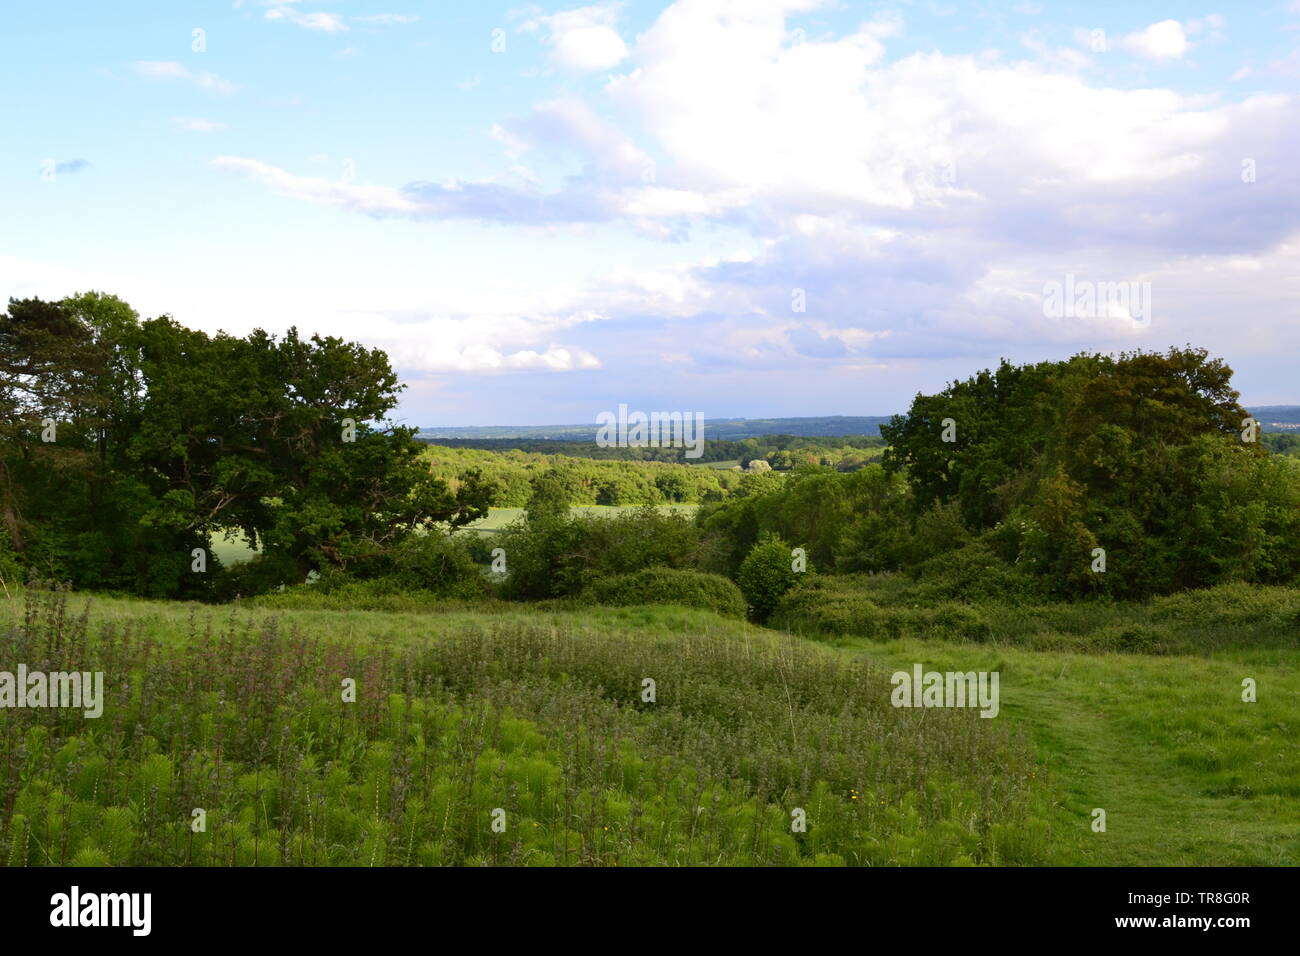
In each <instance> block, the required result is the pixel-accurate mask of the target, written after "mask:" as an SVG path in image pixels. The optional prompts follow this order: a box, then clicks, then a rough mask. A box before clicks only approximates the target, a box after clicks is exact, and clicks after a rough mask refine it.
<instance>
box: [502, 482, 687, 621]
mask: <svg viewBox="0 0 1300 956" xmlns="http://www.w3.org/2000/svg"><path fill="white" fill-rule="evenodd" d="M699 540H700V533H699V531H698V530H697V529H696V528H695V526H694V525H693V524H691V522H690V521H688V520H687V519H686V518H685V517H683V516H682V515H677V514H662V513H660V512H659V511H658V509H656V508H654V507H653V506H649V505H647V506H646V507H644V508H638V509H637V510H636V511H630V512H624V513H623V514H619V515H616V516H614V517H601V516H596V515H579V516H573V515H560V514H545V515H540V516H537V517H530V518H529V520H527V521H525V522H522V523H517V524H515V525H513V526H511V528H510V529H509V530H507V531H506V532H503V533H502V534H500V535H498V536H497V539H496V541H495V542H494V544H495V545H496V546H498V547H501V548H504V549H505V552H506V571H507V573H506V578H505V582H504V583H503V585H502V588H503V593H504V594H505V595H506V596H507V597H510V598H514V599H517V600H540V599H545V598H558V597H572V596H576V595H578V594H581V593H582V592H583V591H585V590H586V589H587V587H589V586H590V585H593V584H596V583H597V582H599V581H601V580H604V579H606V578H610V577H614V576H615V575H620V574H630V573H632V572H634V571H640V570H642V569H644V568H650V567H660V566H662V567H670V568H682V567H686V566H688V565H690V564H692V563H693V562H694V559H695V554H696V551H697V550H698V547H699Z"/></svg>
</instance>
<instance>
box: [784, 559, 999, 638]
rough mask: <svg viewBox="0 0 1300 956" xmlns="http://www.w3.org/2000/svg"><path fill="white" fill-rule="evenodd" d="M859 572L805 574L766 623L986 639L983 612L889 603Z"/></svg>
mask: <svg viewBox="0 0 1300 956" xmlns="http://www.w3.org/2000/svg"><path fill="white" fill-rule="evenodd" d="M870 581H871V579H870V578H864V577H862V576H856V577H852V576H847V575H846V576H839V577H829V576H824V575H818V576H814V577H810V578H809V579H807V580H806V581H804V582H802V583H801V584H800V585H799V586H798V587H797V588H794V589H793V590H791V591H789V592H788V593H787V594H786V595H785V596H784V597H783V598H782V599H781V600H780V601H779V602H778V603H777V606H776V608H775V609H774V610H773V613H772V617H771V623H772V624H774V625H775V626H777V627H783V628H786V629H787V630H791V631H795V632H797V633H801V634H821V635H827V636H834V637H847V636H859V637H868V638H873V639H876V640H888V639H892V638H898V637H936V638H945V639H949V640H959V641H987V640H989V639H990V638H991V637H992V633H993V632H992V628H991V626H990V624H989V621H988V619H987V618H986V617H985V615H984V612H983V611H982V610H981V609H979V608H974V607H970V606H968V605H965V604H957V603H955V602H952V601H945V602H941V603H937V604H925V605H918V604H910V605H902V606H900V605H890V604H887V603H885V602H883V601H881V600H880V599H879V598H877V596H876V595H874V594H872V593H871V591H870V590H869V586H870Z"/></svg>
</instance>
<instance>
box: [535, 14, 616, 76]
mask: <svg viewBox="0 0 1300 956" xmlns="http://www.w3.org/2000/svg"><path fill="white" fill-rule="evenodd" d="M620 6H621V5H620V4H617V3H608V4H597V5H594V6H590V7H581V8H579V9H576V10H566V11H563V12H560V13H554V14H550V15H542V16H539V17H537V18H536V19H535V20H531V21H528V22H526V23H525V24H524V26H523V29H525V30H531V29H534V28H535V27H536V26H538V25H540V26H541V27H542V28H544V29H545V30H546V37H545V40H544V42H545V43H546V44H547V45H548V46H549V47H550V54H551V59H552V61H553V62H555V63H556V64H558V65H559V66H561V67H564V68H565V69H569V70H574V71H579V72H590V71H593V70H608V69H611V68H612V67H615V66H617V65H618V64H619V63H621V62H623V60H624V59H625V58H626V57H627V54H628V49H627V44H626V43H624V42H623V38H622V37H621V36H619V34H618V30H617V29H616V28H615V26H616V24H617V21H618V13H619V7H620Z"/></svg>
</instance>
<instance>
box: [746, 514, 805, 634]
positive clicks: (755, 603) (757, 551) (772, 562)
mask: <svg viewBox="0 0 1300 956" xmlns="http://www.w3.org/2000/svg"><path fill="white" fill-rule="evenodd" d="M793 563H794V562H793V558H792V555H791V548H790V546H789V545H788V544H786V543H785V541H783V540H782V539H781V537H780V536H779V535H776V534H773V533H772V532H770V531H767V532H764V533H763V534H761V535H759V538H758V541H757V542H755V544H754V547H753V548H751V549H750V551H749V554H747V555H746V556H745V560H744V561H742V562H740V568H739V570H737V571H736V583H737V584H738V585H740V590H741V591H742V592H743V593H744V595H745V600H746V601H748V602H749V610H750V613H751V614H752V615H753V616H754V617H755V618H756V619H757V620H760V621H763V620H766V619H767V617H768V615H769V614H771V613H772V609H773V608H774V607H776V603H777V601H779V600H780V599H781V595H783V594H785V592H786V591H788V590H790V588H792V587H794V584H795V581H796V580H798V577H799V574H800V572H797V571H795V570H794V568H793Z"/></svg>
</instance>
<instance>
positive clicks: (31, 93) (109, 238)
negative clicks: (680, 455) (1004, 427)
mask: <svg viewBox="0 0 1300 956" xmlns="http://www.w3.org/2000/svg"><path fill="white" fill-rule="evenodd" d="M0 26H2V27H3V28H2V29H0V119H3V121H4V123H3V128H4V134H3V135H4V141H5V148H4V149H2V150H0V210H3V215H0V296H5V297H7V296H30V295H39V296H45V297H56V296H61V295H65V294H68V293H71V292H74V291H78V290H84V289H101V290H104V291H110V292H115V293H117V294H119V295H121V296H122V297H124V298H126V299H127V300H128V301H129V302H131V303H132V304H133V305H134V306H135V307H136V308H137V309H138V310H139V311H140V312H141V313H142V314H145V315H149V316H152V315H158V314H162V313H170V314H171V315H173V316H174V317H175V318H176V319H178V320H179V321H181V322H183V323H185V324H187V325H191V326H194V327H198V328H203V329H207V330H213V331H214V330H216V329H219V328H221V329H225V330H227V331H230V332H235V333H244V332H247V331H248V330H249V329H251V328H254V327H258V326H260V327H263V328H266V329H269V330H272V331H282V330H284V329H286V328H288V327H289V326H291V325H297V326H298V327H299V328H300V329H302V330H304V331H307V332H320V333H322V334H334V335H340V336H345V337H348V338H352V339H358V340H361V341H363V342H365V343H367V344H370V345H377V346H381V347H383V348H385V349H386V350H387V351H388V352H389V354H390V355H391V357H392V360H393V364H394V366H395V367H396V368H397V369H398V371H399V372H400V373H401V375H402V376H403V378H404V380H405V381H406V382H407V383H408V385H409V389H408V391H407V392H406V394H405V397H404V401H403V405H402V408H401V412H400V415H399V416H398V417H399V418H400V419H402V420H403V421H406V422H408V423H410V424H419V425H448V424H507V423H508V424H551V423H560V422H585V421H594V419H595V415H596V414H597V413H598V412H600V411H602V410H607V409H614V408H616V407H617V405H618V404H620V403H626V404H628V405H629V406H631V407H632V408H633V409H638V408H639V409H646V410H651V409H655V410H658V409H663V410H684V411H702V412H704V413H705V414H706V415H708V416H709V417H724V416H744V417H760V416H775V415H828V414H853V415H862V414H884V413H888V412H892V411H897V410H901V409H902V408H904V407H905V406H906V404H907V402H908V401H909V400H910V398H911V396H912V395H913V394H915V393H916V392H917V391H918V390H923V391H930V390H934V389H937V388H941V387H942V386H943V385H944V383H945V382H947V381H948V380H951V379H953V378H955V377H965V376H966V375H967V374H969V373H971V372H973V371H975V370H976V369H978V368H983V367H986V366H989V365H990V364H993V363H996V362H997V361H998V359H999V358H1001V357H1004V356H1005V357H1007V358H1010V359H1012V360H1015V361H1034V360H1039V359H1044V358H1063V357H1066V356H1068V355H1070V354H1072V353H1074V352H1077V351H1081V350H1085V349H1087V350H1104V351H1115V350H1123V349H1132V348H1147V349H1151V348H1157V349H1163V348H1166V347H1168V346H1171V345H1183V344H1186V343H1191V344H1194V345H1201V346H1204V347H1206V348H1209V349H1210V350H1211V351H1212V352H1214V353H1216V354H1218V355H1221V356H1223V357H1225V358H1226V359H1227V360H1228V361H1229V362H1230V364H1231V365H1232V366H1233V367H1234V368H1235V369H1236V370H1237V387H1238V388H1239V389H1240V390H1241V392H1242V394H1243V397H1244V398H1245V400H1246V401H1247V402H1248V403H1253V404H1268V403H1284V402H1285V403H1294V402H1300V374H1298V373H1297V362H1296V359H1297V355H1300V176H1297V163H1298V162H1300V96H1297V92H1298V91H1300V0H1277V2H1270V0H1261V2H1260V3H1257V4H1250V5H1240V4H1223V3H1221V2H1220V0H1215V2H1212V3H1198V2H1187V3H1179V4H1156V3H1142V2H1116V3H1111V2H1099V0H1089V2H1087V3H1050V2H1047V0H1041V2H1023V0H1022V2H980V3H962V2H951V3H950V2H943V0H930V2H903V3H880V4H877V3H852V2H840V3H833V2H818V0H679V2H676V3H671V4H664V3H662V2H659V3H640V2H631V0H629V2H612V3H603V4H597V5H594V6H585V7H576V6H575V7H568V6H544V7H543V6H534V5H531V4H527V5H522V6H509V5H499V6H498V5H493V4H492V3H490V2H486V3H450V2H447V3H430V2H411V3H401V2H392V0H382V2H381V0H338V2H309V0H299V2H288V0H242V2H231V0H222V2H191V3H183V4H178V3H167V2H163V0H153V2H139V0H134V2H133V0H121V2H116V3H112V4H106V3H101V2H96V0H84V2H78V3H72V2H57V0H51V2H46V3H41V4H26V5H24V8H23V9H22V10H14V9H13V8H12V7H7V8H6V10H5V11H4V12H3V13H2V14H0ZM1067 282H1068V283H1070V284H1071V287H1073V288H1092V287H1097V288H1104V287H1106V286H1110V287H1111V288H1112V289H1113V288H1117V287H1116V286H1112V285H1110V284H1116V283H1125V284H1129V283H1132V284H1133V285H1124V286H1123V287H1122V288H1124V289H1126V290H1127V289H1132V290H1133V291H1134V292H1135V293H1136V292H1138V291H1139V290H1141V291H1142V292H1143V293H1144V294H1145V295H1149V300H1146V299H1141V298H1140V297H1137V296H1135V297H1134V299H1133V302H1134V303H1137V302H1139V301H1147V302H1149V308H1142V309H1140V308H1138V307H1137V306H1136V305H1134V306H1131V307H1125V306H1123V305H1118V306H1117V305H1115V304H1114V303H1113V302H1111V303H1110V304H1106V305H1097V306H1096V307H1093V308H1088V307H1087V306H1086V305H1081V306H1080V308H1078V309H1067V310H1065V312H1066V314H1061V310H1059V309H1058V310H1056V311H1055V312H1054V311H1053V309H1051V308H1045V302H1046V301H1047V299H1048V296H1047V295H1046V294H1045V290H1047V289H1049V288H1050V287H1051V285H1052V283H1058V284H1060V285H1061V286H1064V285H1065V284H1066V283H1067Z"/></svg>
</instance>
